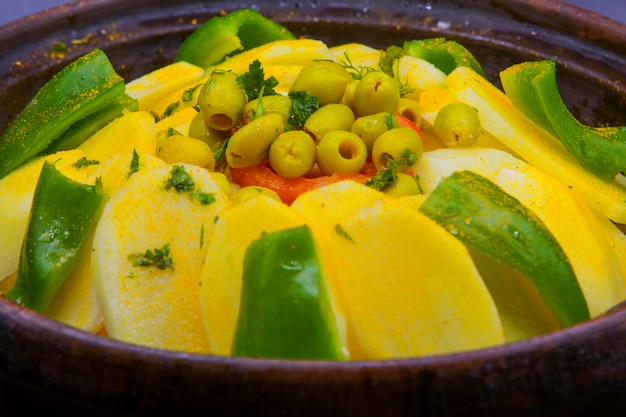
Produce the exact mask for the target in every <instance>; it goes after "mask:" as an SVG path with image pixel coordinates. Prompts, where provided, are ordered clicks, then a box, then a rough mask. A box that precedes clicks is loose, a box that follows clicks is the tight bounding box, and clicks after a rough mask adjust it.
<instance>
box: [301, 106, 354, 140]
mask: <svg viewBox="0 0 626 417" xmlns="http://www.w3.org/2000/svg"><path fill="white" fill-rule="evenodd" d="M353 123H354V113H353V112H352V109H351V108H350V107H348V106H346V105H345V104H339V103H331V104H327V105H325V106H322V107H320V108H319V109H318V110H316V111H315V112H314V113H313V114H311V115H310V116H309V118H308V119H307V121H306V122H304V126H303V127H302V129H303V130H304V131H305V132H306V133H308V134H310V135H311V136H312V137H313V138H314V139H315V140H316V141H319V140H320V139H321V138H322V137H323V136H324V135H325V134H326V133H328V132H332V131H333V130H350V127H352V124H353Z"/></svg>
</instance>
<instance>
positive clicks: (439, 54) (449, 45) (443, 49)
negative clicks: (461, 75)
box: [403, 38, 486, 77]
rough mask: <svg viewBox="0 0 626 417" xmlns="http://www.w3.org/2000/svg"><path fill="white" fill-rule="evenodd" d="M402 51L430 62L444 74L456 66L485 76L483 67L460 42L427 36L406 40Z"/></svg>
mask: <svg viewBox="0 0 626 417" xmlns="http://www.w3.org/2000/svg"><path fill="white" fill-rule="evenodd" d="M403 49H404V53H405V54H407V55H409V56H413V57H416V58H420V59H423V60H425V61H428V62H430V63H431V64H433V65H434V66H435V67H437V68H438V69H440V70H441V71H442V72H444V73H445V74H450V73H451V72H452V71H453V70H454V69H455V68H457V67H469V68H471V69H473V70H474V71H475V72H476V73H478V74H480V75H481V76H482V77H486V75H485V71H484V70H483V67H482V66H481V65H480V63H479V62H478V60H477V59H476V58H475V57H474V55H473V54H472V53H471V52H470V51H469V50H468V49H467V48H465V47H464V46H463V45H461V44H460V43H458V42H456V41H453V40H449V39H446V38H428V39H416V40H412V41H406V42H404V45H403Z"/></svg>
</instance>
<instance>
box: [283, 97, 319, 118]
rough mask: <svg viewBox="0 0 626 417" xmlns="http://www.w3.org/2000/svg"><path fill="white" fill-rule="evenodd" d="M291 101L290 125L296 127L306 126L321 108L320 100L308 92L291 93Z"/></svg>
mask: <svg viewBox="0 0 626 417" xmlns="http://www.w3.org/2000/svg"><path fill="white" fill-rule="evenodd" d="M289 99H290V100H291V114H290V115H289V123H290V124H292V125H295V126H300V127H302V126H304V122H306V120H307V119H308V118H309V116H310V115H311V114H313V112H315V111H316V110H317V109H319V108H320V101H319V99H318V98H317V97H316V96H312V95H311V94H307V92H306V91H292V92H290V93H289Z"/></svg>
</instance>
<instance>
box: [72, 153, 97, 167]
mask: <svg viewBox="0 0 626 417" xmlns="http://www.w3.org/2000/svg"><path fill="white" fill-rule="evenodd" d="M72 165H74V166H75V167H76V168H78V169H80V168H83V167H87V166H90V165H100V161H98V160H95V159H87V157H85V156H83V157H82V158H80V159H78V160H76V162H74V163H73V164H72Z"/></svg>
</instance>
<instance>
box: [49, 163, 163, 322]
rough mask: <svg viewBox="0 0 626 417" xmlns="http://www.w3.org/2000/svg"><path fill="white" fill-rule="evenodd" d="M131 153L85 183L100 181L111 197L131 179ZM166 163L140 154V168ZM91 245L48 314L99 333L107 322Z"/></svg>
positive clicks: (102, 166)
mask: <svg viewBox="0 0 626 417" xmlns="http://www.w3.org/2000/svg"><path fill="white" fill-rule="evenodd" d="M132 158H133V156H132V155H122V154H120V155H115V156H114V157H112V158H111V159H108V160H106V161H104V162H103V163H101V164H99V165H92V166H90V167H91V168H95V169H93V170H92V172H91V173H90V175H89V176H88V178H87V179H86V181H85V182H87V183H89V184H93V183H95V179H96V178H99V179H100V180H101V184H102V189H103V191H104V192H105V193H107V194H108V195H109V196H111V195H113V193H114V192H115V191H117V190H119V189H120V188H122V187H123V185H124V184H125V183H126V181H128V179H129V172H130V164H131V161H132ZM162 166H165V163H164V162H163V161H161V160H160V159H159V158H157V157H155V156H152V155H149V154H143V155H140V156H139V167H138V172H139V171H145V170H149V169H153V168H156V167H162ZM92 278H93V270H92V265H91V245H88V249H86V250H85V252H84V253H83V254H82V256H81V259H80V262H79V263H78V265H76V268H75V269H74V271H73V272H72V274H71V275H70V276H69V277H68V279H67V280H66V281H65V283H64V284H63V286H62V287H61V288H60V289H59V291H58V293H57V294H56V295H55V297H54V299H53V300H52V303H51V304H50V307H49V308H48V311H46V316H48V317H50V318H53V319H55V320H58V321H60V322H62V323H65V324H67V325H70V326H73V327H77V328H79V329H82V330H85V331H88V332H92V333H97V332H98V331H99V330H100V329H101V328H102V326H103V324H104V318H103V316H102V309H101V308H100V304H99V303H98V300H97V298H96V294H95V291H94V288H93V283H92Z"/></svg>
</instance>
